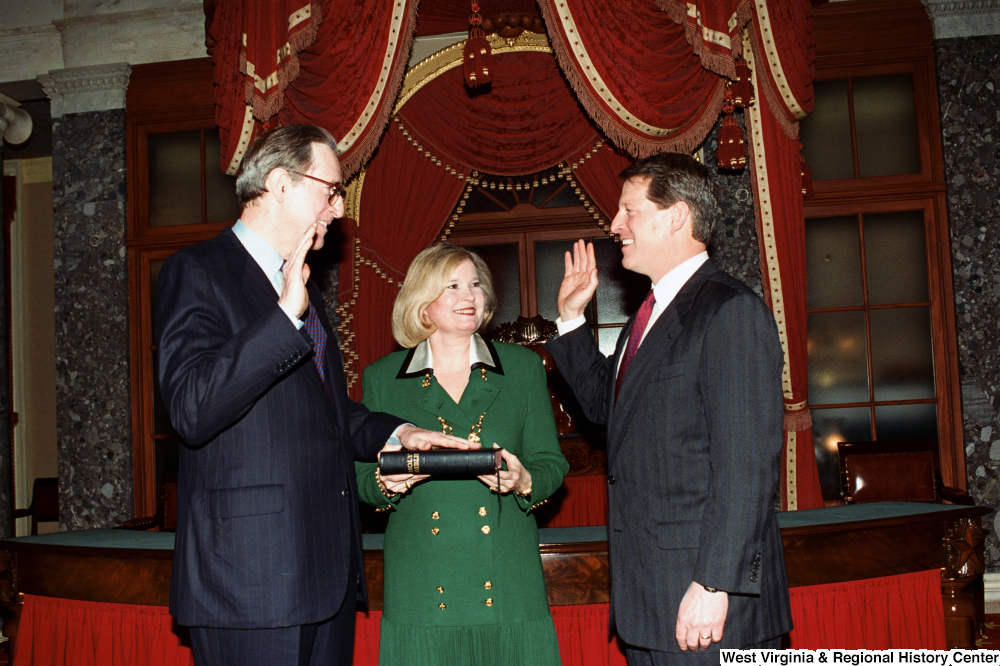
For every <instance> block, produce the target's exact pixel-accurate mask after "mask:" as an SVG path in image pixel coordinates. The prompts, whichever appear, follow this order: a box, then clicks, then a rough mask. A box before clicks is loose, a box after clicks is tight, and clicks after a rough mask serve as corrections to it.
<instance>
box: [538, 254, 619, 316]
mask: <svg viewBox="0 0 1000 666" xmlns="http://www.w3.org/2000/svg"><path fill="white" fill-rule="evenodd" d="M575 242H576V241H574V240H560V241H539V242H536V243H535V282H536V286H535V289H536V293H537V297H538V314H540V315H541V316H542V317H545V318H546V319H548V320H549V321H555V320H556V319H557V318H558V317H559V307H558V305H557V304H556V299H557V298H558V297H559V285H560V284H561V283H562V279H563V273H564V272H565V266H566V263H565V260H564V259H563V256H564V255H565V254H566V253H567V252H570V253H572V251H573V243H575ZM595 251H596V250H595ZM601 279H603V276H602V277H601ZM593 310H594V303H593V301H591V303H590V305H588V306H587V309H586V310H585V311H584V314H585V315H586V317H587V323H588V324H590V323H592V322H593V320H594V312H593Z"/></svg>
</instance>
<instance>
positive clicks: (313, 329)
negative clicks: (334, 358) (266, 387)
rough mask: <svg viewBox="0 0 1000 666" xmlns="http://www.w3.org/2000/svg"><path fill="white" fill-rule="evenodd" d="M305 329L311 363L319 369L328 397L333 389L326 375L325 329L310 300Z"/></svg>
mask: <svg viewBox="0 0 1000 666" xmlns="http://www.w3.org/2000/svg"><path fill="white" fill-rule="evenodd" d="M305 329H306V333H308V334H309V337H310V338H312V341H313V363H315V364H316V369H317V370H319V376H320V379H322V380H323V388H325V389H326V396H327V398H329V397H330V396H332V395H333V389H331V388H330V381H329V380H328V379H327V377H326V343H327V335H326V329H325V328H323V324H322V323H321V322H320V320H319V317H318V316H317V315H316V308H314V307H313V304H312V301H310V302H309V309H308V310H307V311H306V320H305Z"/></svg>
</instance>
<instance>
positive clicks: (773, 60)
mask: <svg viewBox="0 0 1000 666" xmlns="http://www.w3.org/2000/svg"><path fill="white" fill-rule="evenodd" d="M754 5H755V6H756V7H757V22H758V24H759V25H760V35H761V38H762V40H763V43H762V44H761V46H762V47H764V52H765V53H767V63H768V65H769V71H770V72H771V76H773V77H774V82H775V83H776V84H777V88H778V90H779V91H780V93H781V97H782V99H783V100H784V101H785V106H787V107H788V110H789V111H791V113H792V115H793V116H795V117H796V118H798V119H800V120H801V119H802V118H805V116H806V113H805V111H803V110H802V106H801V105H799V100H797V99H795V95H793V94H792V89H791V87H789V85H788V81H787V80H786V79H785V72H784V70H783V69H781V60H780V59H779V58H778V51H777V49H776V48H775V46H774V44H775V41H774V35H773V34H772V30H771V17H770V15H769V14H768V12H767V0H757V2H755V3H754ZM752 50H753V49H752V48H751V47H750V45H749V44H746V46H745V48H744V49H743V52H744V53H747V52H749V51H752ZM749 60H750V58H747V61H748V62H749ZM751 69H752V68H751Z"/></svg>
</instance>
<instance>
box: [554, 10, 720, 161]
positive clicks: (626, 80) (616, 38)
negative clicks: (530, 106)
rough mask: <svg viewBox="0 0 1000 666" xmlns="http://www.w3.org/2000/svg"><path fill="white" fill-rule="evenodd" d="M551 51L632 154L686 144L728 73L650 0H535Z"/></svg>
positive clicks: (697, 138)
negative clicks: (707, 62) (715, 68)
mask: <svg viewBox="0 0 1000 666" xmlns="http://www.w3.org/2000/svg"><path fill="white" fill-rule="evenodd" d="M538 4H539V7H540V8H541V10H542V16H543V17H544V19H545V24H546V26H547V27H548V30H549V39H550V41H551V43H552V48H553V50H554V51H555V54H556V59H557V60H558V61H559V65H560V66H561V68H562V71H563V73H564V74H565V75H566V78H567V80H568V81H569V82H570V85H572V86H573V90H574V91H575V92H576V95H577V97H578V98H579V99H580V103H581V104H582V105H583V107H584V108H585V109H586V111H587V114H588V115H589V116H590V117H591V118H592V119H593V120H594V122H595V123H596V124H597V125H598V127H600V128H601V131H602V132H604V134H605V135H606V136H607V137H608V138H609V139H611V141H613V142H614V143H615V145H617V146H619V147H620V148H622V149H624V150H626V151H627V152H628V153H630V154H631V155H633V156H634V157H646V156H647V155H652V154H654V153H659V152H663V151H668V150H669V151H679V152H690V151H691V150H694V149H695V148H696V147H697V146H698V144H700V143H701V142H702V141H703V140H704V138H705V136H706V135H707V134H708V132H709V130H711V128H712V126H713V125H714V124H715V121H716V119H717V118H718V115H719V111H720V110H721V108H722V99H723V91H724V87H725V81H724V80H723V79H721V78H720V77H719V76H717V75H715V74H713V73H712V72H710V71H708V70H706V69H704V68H703V67H702V64H701V61H700V60H699V59H698V57H697V56H696V55H695V54H694V52H693V50H692V48H691V45H690V44H688V43H687V40H686V39H685V36H684V28H683V27H682V26H679V25H677V24H676V23H674V22H673V21H672V20H671V19H670V17H669V16H668V15H667V14H666V13H664V12H663V11H661V10H660V9H659V8H658V7H657V6H656V4H655V3H654V2H653V1H652V0H646V1H644V2H629V3H619V2H609V1H608V0H574V1H573V2H565V1H562V0H560V1H559V2H556V1H555V0H540V2H539V3H538Z"/></svg>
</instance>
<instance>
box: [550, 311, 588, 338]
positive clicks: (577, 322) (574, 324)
mask: <svg viewBox="0 0 1000 666" xmlns="http://www.w3.org/2000/svg"><path fill="white" fill-rule="evenodd" d="M586 323H587V315H580V316H579V317H577V318H576V319H570V320H569V321H563V320H562V317H557V318H556V329H557V330H558V331H559V335H566V334H567V333H569V332H571V331H575V330H576V329H578V328H580V327H581V326H583V325H584V324H586Z"/></svg>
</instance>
